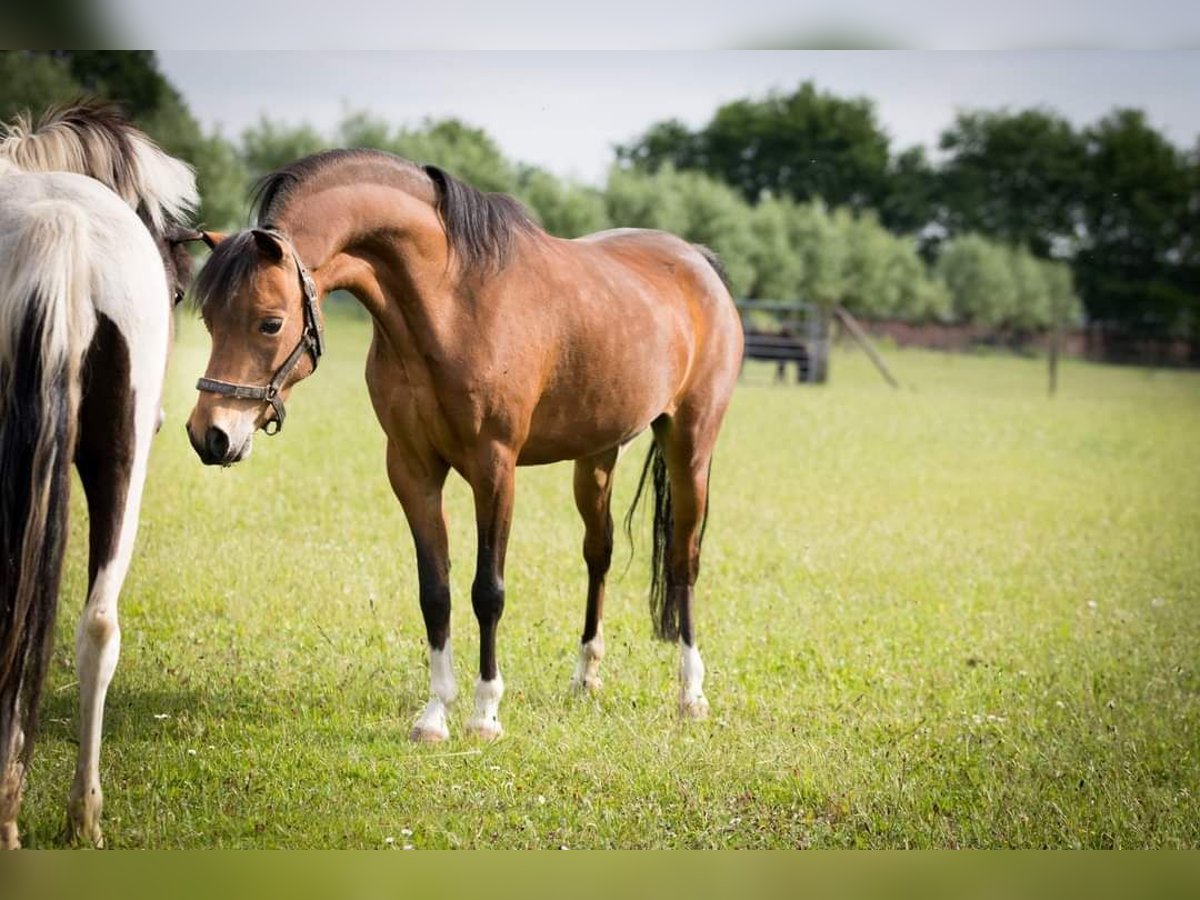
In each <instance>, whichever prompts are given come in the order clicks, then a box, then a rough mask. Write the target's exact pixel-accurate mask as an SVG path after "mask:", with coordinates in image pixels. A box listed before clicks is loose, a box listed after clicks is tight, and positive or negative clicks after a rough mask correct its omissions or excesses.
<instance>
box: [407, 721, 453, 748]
mask: <svg viewBox="0 0 1200 900" xmlns="http://www.w3.org/2000/svg"><path fill="white" fill-rule="evenodd" d="M449 737H450V730H449V729H448V728H432V727H430V726H428V725H414V726H413V730H412V731H410V732H409V733H408V739H409V740H410V741H412V742H413V743H416V744H440V743H441V742H442V741H444V740H447V739H448V738H449Z"/></svg>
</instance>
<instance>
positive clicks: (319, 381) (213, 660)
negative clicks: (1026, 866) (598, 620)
mask: <svg viewBox="0 0 1200 900" xmlns="http://www.w3.org/2000/svg"><path fill="white" fill-rule="evenodd" d="M368 332H369V329H368V325H367V323H366V322H365V321H364V320H363V319H361V318H358V317H351V316H349V315H344V314H343V315H339V316H338V317H336V318H335V320H334V321H333V322H332V323H331V326H330V345H331V352H330V356H329V358H328V360H327V361H326V362H323V364H322V366H321V371H320V372H319V373H318V374H317V376H316V377H314V378H313V379H312V380H311V381H310V382H307V383H305V384H303V385H302V386H300V387H299V388H298V389H297V391H296V392H295V394H294V395H293V398H292V402H291V404H290V407H289V419H288V427H287V429H286V430H285V431H284V433H283V434H282V435H281V436H280V437H279V438H277V439H274V440H267V439H264V438H263V437H262V436H261V435H260V436H259V438H258V439H257V440H256V442H255V448H254V455H253V457H252V458H251V459H250V460H249V461H247V462H246V463H243V464H242V465H240V466H238V467H235V468H232V469H229V470H213V469H207V468H203V467H202V466H201V465H200V464H199V462H198V461H197V460H196V458H195V456H194V454H193V453H192V451H191V449H190V448H189V446H188V445H187V441H186V438H185V435H184V432H183V421H184V418H185V417H186V415H187V412H188V410H189V409H190V406H191V403H192V401H193V399H194V393H193V390H192V387H191V385H192V384H193V383H194V379H195V377H196V376H197V375H198V374H199V373H201V371H202V370H203V368H204V364H205V360H206V358H207V348H208V343H207V338H206V336H205V335H204V334H203V331H202V329H200V328H199V326H198V325H197V324H196V323H195V322H193V321H188V322H185V323H183V327H182V329H181V333H180V336H179V341H178V345H177V348H176V352H175V355H174V360H173V364H172V367H171V374H170V382H169V388H168V394H167V412H168V420H167V425H166V426H165V428H164V430H163V432H162V434H161V435H160V436H159V438H158V440H157V442H156V446H155V449H154V458H153V464H152V470H151V473H150V481H149V485H148V489H147V496H146V502H145V505H144V507H143V518H142V529H141V533H140V536H139V539H138V550H137V553H136V555H135V559H134V564H133V569H132V572H131V574H130V577H129V579H128V581H127V583H126V586H125V592H124V595H123V598H122V628H123V649H122V658H121V663H120V666H119V668H118V671H117V677H116V679H115V682H114V684H113V688H112V690H111V692H110V695H109V706H108V715H107V720H106V729H105V730H106V735H105V744H104V754H103V759H102V765H101V772H102V778H103V782H104V787H105V793H106V808H105V816H104V826H105V831H106V836H107V839H108V841H109V844H110V846H113V847H212V846H224V847H326V846H334V847H381V848H382V847H385V846H394V847H400V846H402V845H404V844H406V843H407V844H412V845H414V846H416V847H417V848H427V847H484V846H487V847H560V846H568V847H572V848H577V847H579V848H582V847H908V846H933V847H969V846H989V847H991V846H1021V847H1043V846H1047V847H1074V846H1081V845H1082V846H1085V847H1159V846H1189V847H1195V846H1197V845H1200V740H1198V736H1200V727H1198V726H1200V540H1198V535H1200V466H1198V465H1197V463H1198V462H1200V460H1198V450H1197V448H1198V447H1200V378H1198V377H1197V375H1196V374H1195V373H1167V372H1148V371H1145V370H1137V369H1119V368H1108V367H1098V366H1092V365H1086V364H1081V363H1075V362H1068V363H1066V364H1065V365H1064V366H1063V370H1062V387H1061V393H1060V395H1059V396H1058V397H1057V398H1056V399H1054V400H1048V399H1047V398H1046V397H1045V388H1044V384H1045V376H1044V365H1043V364H1042V363H1040V362H1037V361H1032V360H1020V359H1013V358H1008V357H990V356H977V357H975V356H947V355H936V354H930V353H919V352H915V351H908V352H891V353H889V359H890V361H891V363H892V365H893V367H894V369H895V371H896V372H897V374H898V375H899V376H900V378H901V379H902V380H903V381H904V382H905V383H906V384H908V385H911V389H908V390H905V391H903V392H893V391H891V390H890V389H889V388H887V386H886V385H884V384H883V382H882V381H881V380H880V379H879V377H878V376H877V374H876V373H875V372H874V371H873V370H872V369H870V367H869V364H868V363H867V362H866V361H865V360H864V359H863V357H862V356H861V355H860V354H855V353H849V352H840V353H838V354H837V355H836V357H835V359H834V360H833V367H832V371H833V382H832V384H830V385H829V386H828V387H826V388H823V389H810V388H794V387H776V386H774V385H772V384H771V381H770V375H771V371H770V369H769V368H766V367H752V368H751V369H750V370H749V371H748V372H747V375H746V378H745V379H744V381H743V383H742V385H741V387H740V388H739V390H738V392H737V394H736V396H735V400H734V404H733V408H732V410H731V412H730V415H729V418H728V420H727V423H726V426H725V430H724V433H723V435H722V439H721V443H720V445H719V448H718V454H717V459H716V467H715V470H714V473H713V481H712V499H713V503H712V516H711V520H710V527H709V531H708V538H707V545H706V549H705V556H704V565H703V571H702V574H701V578H700V583H699V601H698V609H699V612H698V615H699V628H700V631H699V635H700V646H701V648H702V649H703V651H704V656H705V660H706V662H707V665H708V670H709V677H708V682H707V694H708V697H709V699H710V701H711V702H712V705H713V715H712V718H711V720H710V721H708V722H706V723H700V724H695V723H692V724H686V725H681V724H680V723H679V722H677V721H676V718H675V715H674V702H675V682H674V677H675V668H676V655H675V652H674V650H673V649H672V648H670V647H667V646H665V645H662V644H657V643H654V642H652V641H651V639H650V637H649V632H650V626H649V616H648V612H647V609H646V599H645V597H646V584H647V580H648V572H647V567H648V563H647V556H648V548H647V544H648V529H647V531H646V532H644V533H643V534H642V535H641V538H640V542H639V546H638V548H637V552H636V556H635V557H634V560H633V564H632V565H631V566H630V567H629V568H628V570H627V571H626V568H625V563H626V560H627V559H628V552H629V551H628V549H627V547H626V545H625V544H624V542H623V541H622V542H619V543H618V550H617V554H616V563H615V565H614V572H613V577H612V578H611V581H610V590H609V604H608V614H607V617H606V634H607V641H608V648H609V650H608V656H607V658H606V659H605V661H604V665H603V671H602V675H603V676H604V679H605V686H604V689H603V691H602V692H601V694H600V695H599V696H598V697H597V698H595V699H582V700H579V699H572V698H571V697H570V696H569V695H568V692H567V690H566V688H567V681H568V678H569V676H570V673H571V668H572V665H573V663H574V658H575V651H576V642H577V640H578V630H579V628H580V627H581V625H582V619H583V600H584V588H585V575H584V567H583V562H582V559H581V558H580V553H579V544H580V540H581V526H580V524H579V522H578V520H577V518H576V516H575V512H574V507H573V504H572V501H571V472H570V469H569V467H568V466H565V465H558V466H550V467H545V468H538V469H522V470H520V472H519V476H518V488H517V511H516V522H515V526H514V531H513V536H512V540H511V547H510V553H509V562H508V577H507V585H508V605H507V609H506V611H505V615H504V620H503V622H502V624H501V630H500V644H499V648H500V660H501V666H502V668H503V671H504V675H505V680H506V682H507V688H508V693H507V696H506V697H505V701H504V704H503V706H502V719H503V722H504V725H505V728H506V730H507V735H506V737H505V738H504V739H503V740H502V741H500V742H498V743H495V744H493V745H480V744H477V743H475V742H473V741H471V740H469V739H467V738H466V737H464V735H463V725H464V723H465V720H466V717H467V715H468V714H469V711H470V688H471V685H472V683H473V680H474V674H473V661H474V659H475V658H476V652H477V646H478V645H477V633H476V628H475V622H474V619H473V616H472V613H471V605H470V602H469V585H470V579H471V575H472V571H471V563H472V560H473V548H474V536H473V529H472V524H471V523H472V513H471V508H470V501H469V495H468V493H467V491H466V489H465V486H464V484H463V483H462V482H461V480H459V479H457V478H452V481H451V484H450V487H449V490H448V510H449V516H450V525H451V543H452V549H453V552H454V559H455V562H456V566H455V568H454V570H453V585H454V592H455V594H454V595H455V607H454V614H453V629H454V633H455V635H456V638H455V643H456V647H457V653H458V659H457V666H456V667H457V673H458V676H459V680H460V687H462V688H463V696H462V697H461V699H460V701H459V703H458V704H457V706H456V708H455V710H454V715H453V721H452V729H453V735H452V737H451V740H450V741H449V742H447V743H445V744H443V745H440V746H432V747H430V746H415V745H412V744H410V743H409V742H408V741H407V739H406V736H407V733H408V730H409V727H410V725H411V722H412V720H413V718H414V717H415V715H416V714H417V712H418V711H419V710H420V708H421V706H422V704H423V702H424V700H425V699H426V692H427V674H426V662H425V649H424V640H423V637H424V632H423V627H422V624H421V617H420V612H419V609H418V606H417V593H416V591H417V587H416V575H415V566H414V563H413V558H412V549H411V542H410V538H409V534H408V530H407V527H406V525H405V523H404V519H403V516H402V514H401V512H400V509H399V507H398V505H397V504H396V503H395V501H394V500H393V498H392V496H391V493H390V491H389V488H388V485H387V479H386V476H385V472H384V464H383V463H384V438H383V435H382V432H381V431H380V430H379V428H378V426H377V425H376V423H375V421H374V418H373V416H372V414H371V412H370V409H369V404H368V401H367V396H366V391H365V388H364V386H363V381H362V361H363V359H364V355H365V346H366V343H367V340H368V337H369V333H368ZM644 440H645V438H643V439H641V440H640V441H639V442H638V444H637V445H636V446H635V447H634V449H633V451H632V453H631V457H632V458H626V459H625V460H624V462H623V465H622V466H621V467H619V469H618V472H619V475H618V484H617V499H616V509H617V510H618V511H619V512H620V513H621V514H623V512H624V510H625V508H626V507H627V505H628V502H629V499H630V496H631V494H632V487H633V482H634V480H635V476H636V471H637V469H638V468H639V467H640V462H641V456H642V453H643V451H644V448H645V444H644V443H642V441H644ZM75 504H76V505H75V510H76V514H75V516H74V519H73V522H72V545H71V548H70V552H69V571H68V575H67V578H66V582H65V591H64V599H63V602H62V607H61V614H60V623H59V643H58V649H57V651H56V653H55V663H54V666H53V671H52V675H51V679H50V682H49V685H48V690H47V698H46V709H45V713H44V717H45V718H44V732H43V734H42V737H41V741H40V744H39V746H38V749H37V756H36V760H35V764H34V769H33V772H32V774H31V778H30V784H29V788H28V791H27V795H26V803H25V808H24V813H23V827H24V832H25V839H26V843H27V844H28V845H31V846H43V847H44V846H53V845H54V844H55V842H56V839H57V838H56V836H57V834H58V832H59V829H60V827H61V824H62V821H63V818H64V804H65V797H66V793H67V789H68V786H69V783H70V778H71V772H72V768H73V760H74V754H75V735H76V731H77V714H76V712H75V704H76V698H77V688H76V687H75V683H74V682H75V678H74V673H73V663H72V661H71V651H70V647H71V644H72V640H71V635H72V633H73V629H74V623H75V620H76V618H77V616H78V614H79V610H80V608H81V606H82V599H83V592H84V583H85V582H84V578H85V550H86V541H85V540H83V539H82V535H83V533H84V530H83V529H84V521H85V520H84V516H83V515H82V504H81V503H80V492H78V491H77V492H76V497H75ZM389 838H391V839H394V843H391V844H388V843H387V839H389Z"/></svg>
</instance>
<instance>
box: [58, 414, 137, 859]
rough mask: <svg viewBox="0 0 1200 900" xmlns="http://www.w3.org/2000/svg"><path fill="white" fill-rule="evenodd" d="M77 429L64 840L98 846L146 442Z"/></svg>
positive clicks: (119, 431)
mask: <svg viewBox="0 0 1200 900" xmlns="http://www.w3.org/2000/svg"><path fill="white" fill-rule="evenodd" d="M89 424H90V423H88V422H87V420H86V418H85V423H84V426H83V427H82V428H81V432H80V446H79V450H78V453H77V455H76V466H77V468H78V469H79V475H80V480H81V481H82V483H83V487H84V491H85V492H86V493H87V500H88V520H89V530H90V549H89V558H88V599H87V604H86V606H85V607H84V610H83V616H82V617H81V618H80V620H79V626H78V628H77V630H76V633H75V660H76V671H77V673H78V677H79V699H80V706H79V710H80V734H79V757H78V760H77V763H76V766H75V780H74V783H73V784H72V786H71V793H70V797H69V800H68V804H67V830H68V835H69V837H70V838H71V839H72V840H82V841H87V842H89V843H91V844H94V845H95V846H101V845H102V843H103V839H102V836H101V832H100V810H101V807H102V805H103V794H102V793H101V790H100V742H101V730H102V726H103V721H104V701H105V697H106V696H107V693H108V686H109V683H110V682H111V681H112V677H113V672H114V671H115V670H116V668H117V659H118V657H119V655H120V651H121V629H120V625H119V621H118V617H117V600H118V597H119V595H120V593H121V586H122V584H123V583H124V581H125V575H126V573H127V572H128V570H129V561H130V558H131V556H132V553H133V543H134V538H135V537H136V535H137V525H138V513H139V507H140V506H141V498H142V486H143V484H144V482H145V477H146V458H147V456H148V455H149V439H148V437H147V438H146V439H144V440H141V441H137V440H136V439H135V435H134V431H133V428H132V426H130V427H129V428H128V430H126V429H123V428H119V427H118V425H119V423H118V422H113V423H111V427H110V428H99V427H97V429H96V430H91V429H89Z"/></svg>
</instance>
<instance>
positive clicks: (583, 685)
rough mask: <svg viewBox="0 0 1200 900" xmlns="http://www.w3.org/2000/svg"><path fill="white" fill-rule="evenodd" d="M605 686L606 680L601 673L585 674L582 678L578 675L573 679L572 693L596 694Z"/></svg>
mask: <svg viewBox="0 0 1200 900" xmlns="http://www.w3.org/2000/svg"><path fill="white" fill-rule="evenodd" d="M603 686H604V682H603V681H602V680H601V679H600V676H599V675H585V676H583V677H582V678H581V677H579V676H578V675H576V676H575V677H574V678H572V679H571V693H573V694H579V695H588V694H594V693H596V692H597V691H599V690H600V688H602V687H603Z"/></svg>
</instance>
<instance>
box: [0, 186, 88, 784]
mask: <svg viewBox="0 0 1200 900" xmlns="http://www.w3.org/2000/svg"><path fill="white" fill-rule="evenodd" d="M86 228H87V223H86V221H85V220H84V219H83V218H82V213H81V212H79V211H77V210H75V209H74V208H73V207H71V206H69V205H67V204H64V203H59V202H56V201H51V202H46V203H43V204H40V208H39V209H36V210H30V222H29V224H28V225H27V226H26V228H25V231H24V233H23V234H22V235H21V236H20V237H19V238H17V241H16V246H15V248H14V251H15V252H13V253H12V254H11V255H10V256H9V257H8V259H7V260H5V261H4V262H5V268H6V269H7V270H8V271H4V272H0V785H3V783H4V782H5V780H6V777H7V775H8V773H9V766H10V765H12V764H15V763H18V762H21V763H24V762H27V761H28V759H29V754H30V752H31V750H32V747H33V738H34V733H35V731H36V728H37V711H38V701H39V700H40V697H41V691H42V683H43V681H44V680H45V677H46V670H47V668H48V665H49V661H50V651H51V647H52V642H53V637H54V618H55V613H56V610H57V607H58V588H59V582H60V580H61V577H62V561H63V549H64V546H65V544H66V533H67V501H68V498H69V494H70V487H71V481H70V466H71V461H72V457H73V455H74V446H75V431H76V419H77V412H78V408H79V393H80V367H81V360H82V356H83V352H84V350H85V349H86V345H87V340H88V338H89V337H90V333H91V331H92V330H93V328H94V322H95V313H94V311H93V308H92V305H91V303H90V301H89V299H88V297H87V295H86V284H87V281H88V278H87V272H86V260H87V256H88V254H87V232H86ZM9 787H10V788H12V787H14V786H13V785H9ZM5 799H6V798H5V797H3V796H0V805H2V802H3V801H4V800H5ZM10 799H11V798H10Z"/></svg>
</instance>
